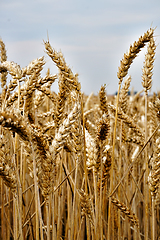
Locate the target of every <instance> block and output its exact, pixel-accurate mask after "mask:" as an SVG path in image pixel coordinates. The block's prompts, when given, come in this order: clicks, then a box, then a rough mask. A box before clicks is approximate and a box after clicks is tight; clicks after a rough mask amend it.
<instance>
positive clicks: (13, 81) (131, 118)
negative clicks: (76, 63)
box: [0, 28, 160, 240]
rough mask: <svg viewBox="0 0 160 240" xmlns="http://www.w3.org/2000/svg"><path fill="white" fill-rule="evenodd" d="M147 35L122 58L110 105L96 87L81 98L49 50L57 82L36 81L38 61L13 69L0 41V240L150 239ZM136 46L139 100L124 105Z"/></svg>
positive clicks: (152, 137) (155, 197)
mask: <svg viewBox="0 0 160 240" xmlns="http://www.w3.org/2000/svg"><path fill="white" fill-rule="evenodd" d="M154 30H155V29H153V28H150V29H149V30H148V31H147V32H146V33H144V35H143V36H141V37H140V38H139V39H138V41H135V42H134V43H133V45H131V46H130V48H129V50H128V52H127V53H125V54H124V56H123V58H122V60H121V62H120V66H119V69H118V74H117V76H118V81H119V88H118V94H117V96H109V95H108V96H107V94H106V86H105V85H104V86H101V88H100V91H99V94H98V96H95V95H94V94H90V96H86V95H84V94H83V93H82V92H81V85H80V83H79V80H78V74H74V73H73V72H72V70H71V68H70V67H69V66H68V65H67V64H66V61H65V59H64V57H63V54H62V53H61V52H57V51H56V50H54V49H53V48H52V47H51V45H50V42H49V40H47V41H46V42H45V41H44V47H45V51H46V53H47V54H48V56H49V57H50V58H51V60H52V61H53V62H54V64H56V66H57V68H58V70H59V72H58V74H56V75H51V74H50V71H49V70H48V71H47V73H46V76H45V77H42V76H41V71H42V69H43V67H44V65H45V60H44V57H41V58H39V59H36V60H33V61H32V62H31V63H30V64H29V65H28V66H27V67H25V68H21V67H20V66H19V65H18V64H16V63H15V62H9V61H7V54H6V50H5V44H4V43H3V41H2V40H0V54H1V55H0V57H1V59H0V74H1V78H0V79H1V87H2V93H1V96H0V176H1V178H0V239H3V240H9V239H14V240H17V239H28V240H30V239H32V240H34V239H35V240H39V239H41V240H42V239H47V240H56V239H58V240H59V239H68V240H81V239H87V240H89V239H92V240H95V239H96V240H102V239H103V240H105V239H108V240H114V239H117V240H121V239H128V240H131V239H137V240H139V239H145V240H148V239H152V240H157V239H159V236H160V201H159V200H160V128H159V124H160V123H159V122H160V93H155V94H153V95H152V96H151V95H149V94H148V90H149V89H150V88H151V84H152V73H153V63H154V59H155V50H156V44H155V39H154ZM145 45H147V48H146V54H145V59H144V66H143V69H142V91H141V92H139V93H137V94H135V95H134V94H132V95H128V91H129V87H130V82H131V77H130V76H128V77H126V76H127V74H128V70H129V68H130V66H131V64H132V62H133V60H134V59H135V58H136V57H137V54H138V53H139V52H140V51H141V49H142V48H143V47H144V46H145ZM125 77H126V78H125ZM7 78H8V79H9V78H10V79H9V80H10V81H7ZM124 78H125V79H124ZM55 81H58V86H59V91H58V93H57V94H56V93H55V92H54V91H53V90H52V89H51V86H52V84H53V83H54V82H55Z"/></svg>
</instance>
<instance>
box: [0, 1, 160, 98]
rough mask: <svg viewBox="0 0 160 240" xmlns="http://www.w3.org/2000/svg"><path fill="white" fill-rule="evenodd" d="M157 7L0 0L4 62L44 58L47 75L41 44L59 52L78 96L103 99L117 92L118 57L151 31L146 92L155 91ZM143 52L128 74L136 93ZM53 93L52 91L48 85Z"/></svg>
mask: <svg viewBox="0 0 160 240" xmlns="http://www.w3.org/2000/svg"><path fill="white" fill-rule="evenodd" d="M159 12H160V1H159V0H153V1H149V0H145V1H143V0H141V1H140V0H139V1H138V0H134V1H128V0H123V1H121V0H110V1H108V0H85V1H84V0H81V1H79V0H27V1H22V0H14V1H13V0H0V37H1V38H2V40H3V41H4V43H5V45H6V49H7V55H8V60H9V61H15V62H16V63H18V64H19V65H20V66H21V67H25V66H26V65H28V63H29V62H30V61H32V60H33V59H35V58H38V57H41V56H45V59H46V66H45V69H44V72H43V73H42V74H45V72H46V71H47V68H48V67H49V68H50V71H51V73H52V74H55V73H58V69H57V68H56V67H55V64H54V63H53V62H52V61H51V60H50V58H49V57H48V56H47V54H46V53H45V51H44V45H43V40H47V34H48V36H49V40H50V43H51V45H52V47H53V48H55V49H56V50H57V51H59V50H61V51H62V53H63V54H64V57H65V59H66V62H67V64H68V65H69V66H70V67H71V69H72V70H73V72H74V73H78V74H79V81H80V82H81V86H82V91H83V92H85V93H86V94H90V93H91V92H94V93H95V94H97V93H98V91H99V89H100V87H101V85H102V84H106V85H107V93H108V94H113V93H115V92H116V91H117V89H118V79H117V71H118V67H119V65H120V60H121V59H122V57H123V54H124V53H125V52H126V51H127V50H128V49H129V46H130V44H132V43H133V42H134V41H136V40H138V38H139V37H140V36H141V35H143V33H144V32H146V31H147V30H148V29H149V28H150V27H151V26H152V27H156V30H155V39H156V44H157V50H156V59H155V63H154V65H155V67H154V74H153V84H152V92H153V91H154V92H157V91H160V70H159V68H160V67H159V66H160V44H159V43H160V15H159ZM145 52H146V48H145V49H144V50H143V51H142V52H141V53H140V54H139V56H138V57H137V58H136V59H135V61H134V62H133V64H132V65H131V68H130V70H129V75H131V77H132V81H131V88H134V90H135V91H139V90H141V89H142V84H141V75H142V68H143V62H144V54H145ZM53 90H55V91H56V90H57V86H56V84H55V86H54V85H53Z"/></svg>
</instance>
